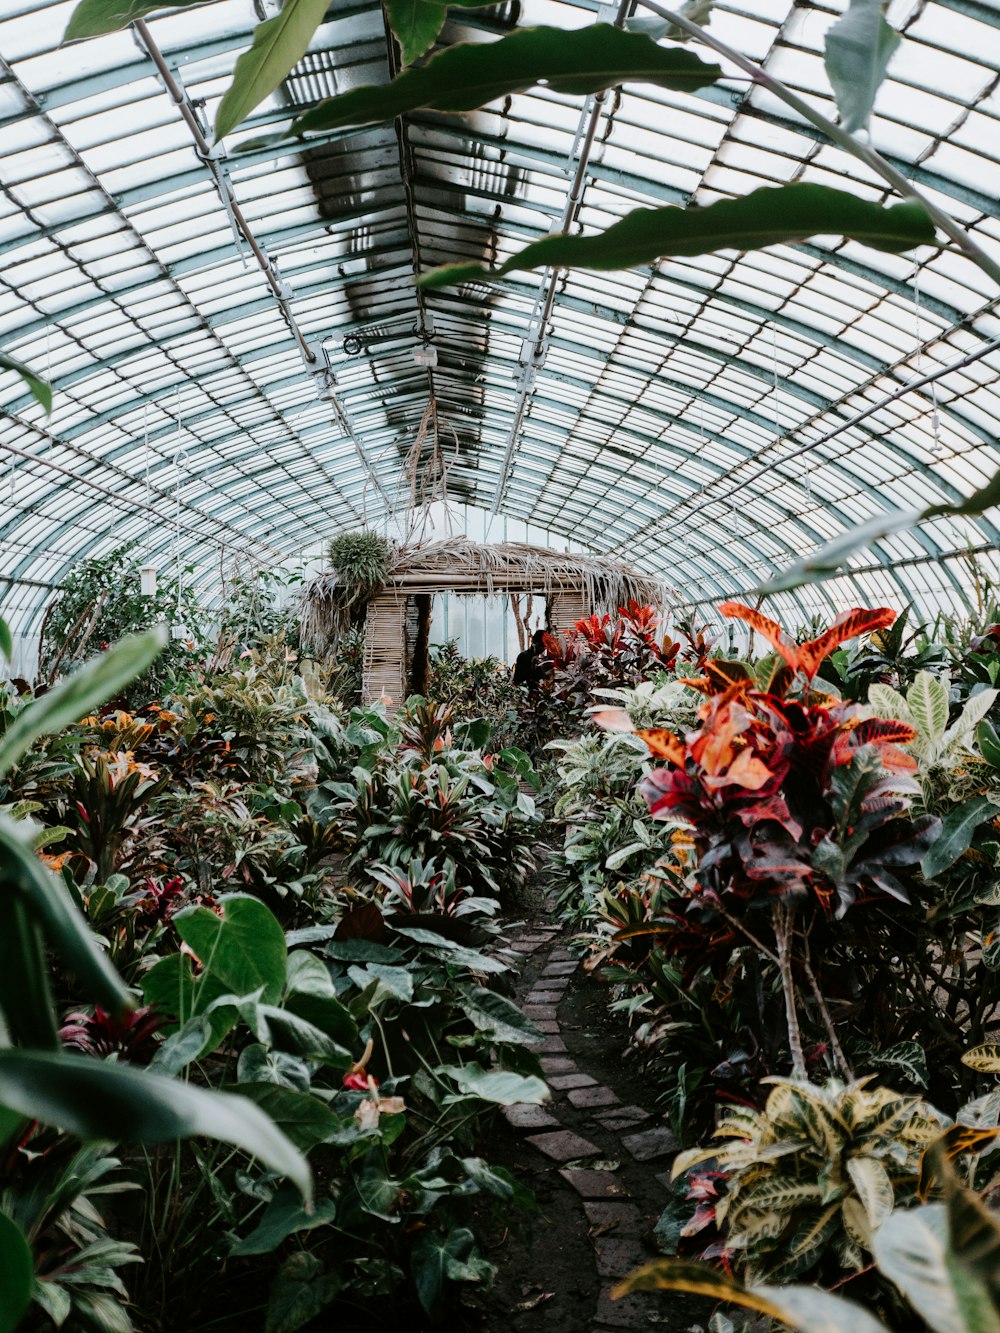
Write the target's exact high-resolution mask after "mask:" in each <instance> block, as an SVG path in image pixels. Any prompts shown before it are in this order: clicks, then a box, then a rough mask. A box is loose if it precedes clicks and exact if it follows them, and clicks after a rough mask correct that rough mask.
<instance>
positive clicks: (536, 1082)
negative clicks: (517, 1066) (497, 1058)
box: [445, 1064, 551, 1106]
mask: <svg viewBox="0 0 1000 1333" xmlns="http://www.w3.org/2000/svg"><path fill="white" fill-rule="evenodd" d="M445 1072H446V1073H447V1074H448V1077H449V1078H451V1079H454V1081H455V1083H456V1084H457V1085H458V1087H459V1089H460V1091H462V1092H465V1093H470V1094H471V1095H472V1096H473V1097H481V1098H482V1099H483V1101H485V1102H495V1103H496V1104H497V1105H498V1106H515V1105H517V1104H519V1103H521V1102H527V1103H529V1104H530V1105H532V1106H538V1105H540V1104H541V1103H542V1102H544V1101H548V1099H549V1097H550V1095H551V1094H550V1093H549V1089H548V1085H547V1084H546V1083H545V1082H543V1080H542V1079H540V1078H536V1077H535V1076H534V1075H533V1074H512V1073H510V1072H509V1071H508V1070H506V1069H491V1070H484V1069H481V1068H480V1066H479V1065H476V1064H466V1065H455V1066H453V1067H452V1068H450V1069H448V1070H447V1071H445Z"/></svg>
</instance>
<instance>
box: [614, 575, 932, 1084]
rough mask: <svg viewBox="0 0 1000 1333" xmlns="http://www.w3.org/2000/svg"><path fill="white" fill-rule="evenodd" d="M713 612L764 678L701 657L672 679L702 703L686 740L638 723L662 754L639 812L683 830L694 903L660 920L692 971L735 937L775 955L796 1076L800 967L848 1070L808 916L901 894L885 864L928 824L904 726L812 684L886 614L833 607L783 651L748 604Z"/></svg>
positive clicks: (905, 852)
mask: <svg viewBox="0 0 1000 1333" xmlns="http://www.w3.org/2000/svg"><path fill="white" fill-rule="evenodd" d="M719 610H720V611H721V613H722V614H723V615H724V616H727V617H731V618H736V619H739V620H743V621H746V622H747V624H749V625H750V626H751V627H752V628H753V629H754V630H756V631H757V633H758V634H760V635H762V636H763V637H764V639H766V640H767V642H768V643H769V644H770V645H771V646H772V648H773V649H774V651H775V656H774V658H773V663H772V664H771V665H770V667H769V669H768V670H767V671H766V672H765V678H764V679H758V677H757V676H756V675H755V674H754V672H753V671H752V670H751V669H750V668H749V667H748V666H747V665H746V664H744V663H742V662H734V661H724V660H720V659H709V660H708V661H706V663H705V673H704V675H702V676H699V677H697V678H695V679H690V680H687V681H686V682H685V683H687V684H689V685H691V686H693V687H694V688H695V689H697V690H699V691H701V692H702V693H703V694H704V695H705V696H706V699H705V702H704V704H703V705H702V706H701V708H700V710H699V714H698V716H699V721H700V725H699V726H698V727H697V728H696V729H695V730H693V731H691V732H688V733H687V734H686V735H685V736H678V735H675V734H673V733H672V732H669V731H640V732H638V734H639V735H640V736H641V737H642V738H643V739H644V740H645V741H646V743H647V745H648V746H649V748H650V751H651V752H652V754H653V755H654V756H656V757H657V758H659V759H661V760H664V761H665V762H664V763H663V765H662V766H661V767H657V768H655V769H654V770H653V771H652V772H650V773H649V774H648V775H647V776H646V777H645V778H644V779H643V782H642V785H641V788H640V790H641V792H642V795H643V796H644V797H645V799H646V802H647V804H648V806H649V810H650V814H651V815H652V817H653V818H654V819H678V820H681V821H682V822H684V823H686V824H689V825H690V826H691V831H692V840H693V844H694V857H695V870H694V875H693V887H692V897H691V900H690V901H689V903H688V904H687V910H686V912H685V913H683V915H681V914H680V913H678V915H677V918H676V920H675V922H674V926H675V927H676V941H677V945H678V947H679V948H680V949H683V950H686V951H688V952H689V953H692V952H694V953H695V955H696V957H697V962H698V964H699V965H702V964H705V963H711V962H712V961H713V959H712V955H713V953H714V954H715V955H716V961H719V962H724V960H725V959H726V958H728V956H729V954H730V953H731V950H732V948H733V946H734V944H735V943H739V942H747V941H749V942H750V943H752V944H753V945H755V946H756V947H757V948H759V949H760V950H761V951H762V953H763V954H764V956H765V957H767V958H769V959H770V960H771V961H772V962H773V963H774V964H775V966H776V967H777V970H778V972H779V974H780V977H781V982H782V988H783V991H784V999H785V1013H786V1020H787V1025H788V1039H789V1044H790V1048H791V1055H792V1063H793V1067H794V1069H795V1072H796V1073H797V1074H799V1075H802V1076H804V1074H805V1062H804V1058H803V1052H802V1041H801V1036H800V1032H799V1023H798V1018H797V1012H796V1002H795V986H796V972H798V974H799V977H800V978H804V981H805V984H806V985H808V987H809V988H810V990H811V991H812V993H813V998H814V999H815V1001H816V1002H817V1005H818V1008H819V1011H820V1013H821V1016H822V1019H823V1022H824V1026H825V1027H826V1030H827V1035H828V1038H829V1040H830V1044H831V1047H832V1049H833V1051H834V1054H835V1056H836V1058H837V1060H838V1063H840V1064H841V1066H842V1068H843V1072H845V1074H849V1072H850V1071H849V1070H848V1069H847V1065H846V1061H845V1060H844V1057H843V1052H842V1050H841V1048H840V1043H839V1042H838V1040H837V1036H836V1033H835V1032H834V1029H833V1024H832V1022H831V1021H830V1018H829V1013H828V1011H827V1006H826V1003H825V1001H824V999H823V996H822V994H821V993H820V990H819V987H818V985H817V983H816V976H815V972H814V969H813V967H812V963H811V960H810V957H809V933H810V930H811V928H812V924H813V920H814V918H815V916H816V914H817V913H818V914H821V915H822V916H823V917H824V918H825V919H827V920H829V919H835V920H836V919H840V918H841V917H843V915H844V913H845V912H847V910H848V909H849V908H850V907H851V906H852V904H854V903H855V902H865V901H870V900H872V899H873V898H876V897H877V896H879V895H884V894H888V895H890V896H891V897H892V898H895V899H898V900H900V901H902V902H907V901H908V897H907V893H906V889H905V887H904V885H903V884H902V883H901V882H900V879H899V878H898V877H897V874H896V872H897V871H898V870H899V869H900V868H901V867H906V866H912V865H915V864H916V863H917V862H919V861H920V859H921V857H922V856H923V854H924V852H925V851H926V850H927V848H928V846H929V845H930V842H931V841H932V840H933V837H934V835H935V832H936V828H937V825H938V821H937V820H935V819H933V818H932V817H929V816H927V817H923V818H920V819H916V820H914V819H911V818H910V817H909V808H910V805H911V802H912V798H913V796H914V795H915V794H916V793H917V792H918V790H919V788H918V787H917V784H916V782H915V781H914V779H913V777H912V773H913V770H914V769H915V767H916V764H915V761H914V760H913V758H912V757H911V756H910V755H909V754H907V753H906V752H905V751H904V750H902V749H901V748H900V746H901V745H904V744H906V743H907V742H908V741H911V740H912V739H913V738H914V732H913V730H912V728H910V727H908V726H907V725H905V724H904V723H902V722H899V721H896V720H886V719H882V718H871V717H868V716H867V715H866V714H867V710H866V709H865V708H864V707H862V706H861V705H858V704H849V703H842V702H840V700H838V699H836V698H834V697H832V696H831V695H829V694H826V693H823V692H820V691H818V690H817V689H815V688H814V680H815V677H816V673H817V671H818V670H819V668H820V666H821V664H822V662H823V661H824V659H825V658H826V657H827V656H828V655H829V654H830V653H832V652H833V651H834V650H835V649H836V648H838V647H839V646H840V645H841V644H842V643H844V642H845V641H847V640H848V639H853V638H855V637H857V636H858V635H860V634H866V633H870V632H871V631H873V630H877V629H884V628H886V627H887V626H889V625H891V624H892V622H893V620H894V619H895V612H894V611H892V610H889V609H888V608H884V607H883V608H879V609H877V610H871V611H869V610H861V609H854V610H851V611H846V612H845V613H844V614H843V615H841V616H840V617H839V618H838V619H837V620H836V621H835V623H834V624H833V625H832V626H831V628H830V629H828V630H827V631H826V632H825V633H823V634H821V635H820V636H819V637H818V638H816V639H812V640H810V641H809V642H807V643H802V644H796V643H794V642H793V641H791V640H790V639H788V638H787V637H786V636H785V634H784V632H783V631H782V629H781V626H780V625H779V624H778V623H777V622H776V621H774V620H770V619H768V617H766V616H763V615H761V614H760V613H759V612H758V611H755V610H753V609H751V608H750V607H746V606H742V605H740V604H739V603H737V602H725V603H724V604H723V605H722V606H721V607H720V608H719ZM598 720H599V719H598ZM767 936H769V937H770V939H768V940H765V937H767Z"/></svg>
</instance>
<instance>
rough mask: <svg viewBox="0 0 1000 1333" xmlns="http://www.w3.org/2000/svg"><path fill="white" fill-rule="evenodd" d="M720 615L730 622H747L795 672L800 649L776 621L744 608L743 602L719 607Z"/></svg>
mask: <svg viewBox="0 0 1000 1333" xmlns="http://www.w3.org/2000/svg"><path fill="white" fill-rule="evenodd" d="M719 614H720V615H723V616H726V617H728V619H730V620H745V621H746V623H747V624H748V625H749V626H750V628H751V629H754V630H756V631H757V633H758V634H760V635H761V637H762V638H764V639H766V640H767V642H768V643H769V644H770V645H771V647H772V648H773V649H774V650H775V652H776V653H779V654H780V655H781V657H782V658H783V659H784V661H785V663H786V665H787V666H789V667H791V668H792V670H793V671H794V669H795V666H796V660H797V652H798V649H797V647H796V645H795V644H794V643H793V642H792V640H791V639H789V638H787V637H786V635H785V631H784V630H783V629H782V628H781V626H780V625H779V624H778V622H777V621H776V620H772V619H771V618H770V617H769V616H765V615H762V614H761V613H760V611H755V610H754V609H753V607H752V606H744V605H743V604H742V602H723V603H722V604H721V606H720V607H719Z"/></svg>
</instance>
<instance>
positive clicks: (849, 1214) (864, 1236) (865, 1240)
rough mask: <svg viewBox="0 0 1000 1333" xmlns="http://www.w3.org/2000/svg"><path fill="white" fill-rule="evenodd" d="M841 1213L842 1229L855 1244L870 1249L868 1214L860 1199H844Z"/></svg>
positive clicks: (870, 1232)
mask: <svg viewBox="0 0 1000 1333" xmlns="http://www.w3.org/2000/svg"><path fill="white" fill-rule="evenodd" d="M841 1214H842V1217H843V1221H844V1230H845V1231H846V1232H847V1234H848V1235H849V1236H850V1238H851V1240H853V1241H854V1242H855V1244H857V1245H860V1246H861V1248H862V1249H864V1250H870V1249H871V1246H872V1229H871V1224H870V1223H869V1221H868V1214H867V1212H866V1211H865V1206H864V1204H863V1203H862V1202H861V1200H860V1199H856V1198H854V1196H853V1195H851V1197H850V1198H847V1199H845V1200H844V1203H843V1207H842V1209H841Z"/></svg>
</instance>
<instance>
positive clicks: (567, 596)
mask: <svg viewBox="0 0 1000 1333" xmlns="http://www.w3.org/2000/svg"><path fill="white" fill-rule="evenodd" d="M593 610H594V608H593V607H592V606H591V605H590V602H589V601H588V599H587V594H586V592H585V591H584V590H583V588H557V589H555V591H553V592H551V593H549V598H548V605H547V606H546V608H545V618H546V621H547V622H548V626H549V628H550V629H551V630H552V631H553V632H554V633H558V632H559V631H560V630H564V629H572V628H573V626H574V625H575V624H576V622H577V621H578V620H583V619H585V618H586V617H587V616H589V615H592V614H593Z"/></svg>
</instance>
